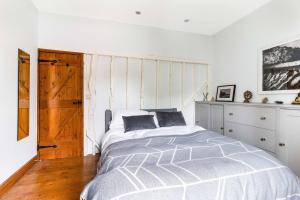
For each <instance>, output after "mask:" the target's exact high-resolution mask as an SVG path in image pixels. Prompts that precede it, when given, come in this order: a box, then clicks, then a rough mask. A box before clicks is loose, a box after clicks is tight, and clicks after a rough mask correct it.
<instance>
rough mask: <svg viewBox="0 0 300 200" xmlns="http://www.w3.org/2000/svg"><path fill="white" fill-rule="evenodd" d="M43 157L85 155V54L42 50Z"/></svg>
mask: <svg viewBox="0 0 300 200" xmlns="http://www.w3.org/2000/svg"><path fill="white" fill-rule="evenodd" d="M38 149H39V156H40V159H55V158H66V157H78V156H82V155H83V55H82V54H80V53H71V52H59V51H51V50H40V51H39V138H38Z"/></svg>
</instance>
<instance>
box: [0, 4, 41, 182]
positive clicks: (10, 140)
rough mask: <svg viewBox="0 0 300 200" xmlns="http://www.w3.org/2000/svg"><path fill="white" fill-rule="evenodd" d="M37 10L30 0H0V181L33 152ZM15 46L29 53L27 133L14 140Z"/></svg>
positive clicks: (34, 147) (16, 92)
mask: <svg viewBox="0 0 300 200" xmlns="http://www.w3.org/2000/svg"><path fill="white" fill-rule="evenodd" d="M37 25H38V13H37V10H36V8H35V7H34V6H33V5H32V3H31V1H30V0H22V1H20V0H2V1H0V91H1V104H0V110H1V112H0V163H1V164H0V183H2V182H3V181H4V180H6V179H7V178H8V177H9V176H11V175H12V174H13V173H14V172H15V171H16V170H18V169H19V168H20V167H21V166H22V165H24V164H25V163H26V162H27V161H29V160H30V159H31V158H33V157H34V156H35V155H36V153H37V152H36V145H37V142H36V141H37V135H36V128H37V127H36V125H37V123H36V122H37V117H36V116H37V112H36V105H37V104H36V102H37V97H36V94H37V84H36V83H37V78H36V77H37V68H36V66H37V65H36V59H37V42H38V41H37V40H38V39H37V38H38V37H37V33H38V28H37ZM18 48H20V49H22V50H24V51H26V52H28V53H29V54H30V56H31V66H30V67H31V68H30V73H31V75H30V76H31V77H30V133H29V137H27V138H25V139H23V140H21V141H19V142H18V141H17V108H18Z"/></svg>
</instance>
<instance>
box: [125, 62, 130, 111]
mask: <svg viewBox="0 0 300 200" xmlns="http://www.w3.org/2000/svg"><path fill="white" fill-rule="evenodd" d="M128 66H129V58H128V57H127V59H126V102H125V103H126V110H127V109H128Z"/></svg>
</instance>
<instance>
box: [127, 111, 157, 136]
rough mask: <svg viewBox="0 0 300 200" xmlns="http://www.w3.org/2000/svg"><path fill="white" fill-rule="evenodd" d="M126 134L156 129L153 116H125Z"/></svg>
mask: <svg viewBox="0 0 300 200" xmlns="http://www.w3.org/2000/svg"><path fill="white" fill-rule="evenodd" d="M123 121H124V132H125V133H126V132H128V131H135V130H143V129H155V128H156V125H155V123H154V119H153V115H136V116H123Z"/></svg>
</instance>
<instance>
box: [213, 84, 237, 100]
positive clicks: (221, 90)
mask: <svg viewBox="0 0 300 200" xmlns="http://www.w3.org/2000/svg"><path fill="white" fill-rule="evenodd" d="M235 87H236V86H235V85H222V86H218V88H217V95H216V101H220V102H233V101H234V96H235Z"/></svg>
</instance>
